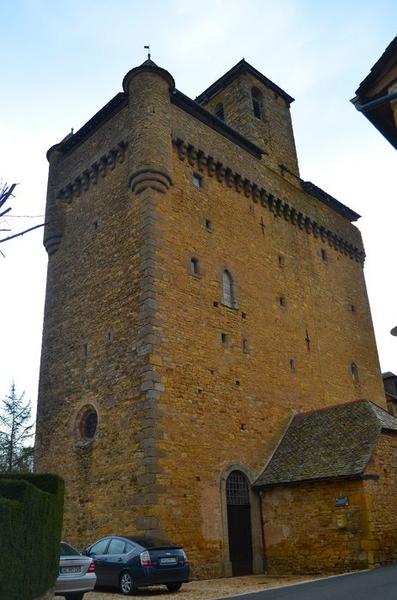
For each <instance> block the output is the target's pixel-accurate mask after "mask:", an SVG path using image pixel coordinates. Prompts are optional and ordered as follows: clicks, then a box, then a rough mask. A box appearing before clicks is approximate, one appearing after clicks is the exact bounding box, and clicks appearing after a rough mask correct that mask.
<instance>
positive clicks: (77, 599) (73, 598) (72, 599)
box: [65, 592, 84, 600]
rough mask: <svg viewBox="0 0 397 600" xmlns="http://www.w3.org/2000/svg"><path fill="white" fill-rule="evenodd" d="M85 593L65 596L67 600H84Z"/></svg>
mask: <svg viewBox="0 0 397 600" xmlns="http://www.w3.org/2000/svg"><path fill="white" fill-rule="evenodd" d="M83 598H84V592H76V593H75V594H65V600H83Z"/></svg>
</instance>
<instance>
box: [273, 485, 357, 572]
mask: <svg viewBox="0 0 397 600" xmlns="http://www.w3.org/2000/svg"><path fill="white" fill-rule="evenodd" d="M344 496H346V497H347V498H348V506H344V507H337V506H336V499H337V498H342V497H344ZM262 499H263V519H264V533H265V544H266V562H267V565H268V569H269V572H270V573H312V574H316V573H333V572H341V571H350V570H353V569H360V568H361V569H362V568H366V567H367V566H368V555H367V552H366V550H365V549H364V548H363V547H362V543H361V542H362V536H363V532H364V531H365V528H366V522H367V510H366V508H367V507H366V503H365V498H364V490H363V482H362V481H359V480H356V481H354V480H351V481H348V480H346V481H340V482H313V483H302V484H299V485H294V486H290V487H284V488H281V487H280V488H274V489H270V490H266V491H265V492H264V495H263V497H262Z"/></svg>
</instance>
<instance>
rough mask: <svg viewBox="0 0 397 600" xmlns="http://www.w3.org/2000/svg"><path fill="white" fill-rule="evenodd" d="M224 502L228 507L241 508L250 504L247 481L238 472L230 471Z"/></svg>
mask: <svg viewBox="0 0 397 600" xmlns="http://www.w3.org/2000/svg"><path fill="white" fill-rule="evenodd" d="M226 501H227V504H228V506H231V505H233V506H236V505H237V506H241V505H247V504H249V503H250V496H249V487H248V481H247V478H246V476H245V475H244V474H243V473H241V472H240V471H232V472H231V473H230V475H229V477H228V478H227V481H226Z"/></svg>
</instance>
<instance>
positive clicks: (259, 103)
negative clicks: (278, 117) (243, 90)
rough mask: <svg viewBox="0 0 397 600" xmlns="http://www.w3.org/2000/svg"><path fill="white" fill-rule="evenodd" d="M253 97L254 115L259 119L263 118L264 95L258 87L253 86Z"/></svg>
mask: <svg viewBox="0 0 397 600" xmlns="http://www.w3.org/2000/svg"><path fill="white" fill-rule="evenodd" d="M251 98H252V110H253V113H254V117H256V118H257V119H261V118H262V112H263V96H262V94H261V92H260V91H259V90H258V88H255V87H254V88H252V90H251Z"/></svg>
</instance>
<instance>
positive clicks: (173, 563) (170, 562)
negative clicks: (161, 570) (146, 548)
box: [160, 557, 178, 565]
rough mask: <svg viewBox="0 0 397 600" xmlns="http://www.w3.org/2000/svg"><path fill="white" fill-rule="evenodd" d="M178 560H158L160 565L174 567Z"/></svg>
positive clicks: (172, 558) (173, 558) (171, 558)
mask: <svg viewBox="0 0 397 600" xmlns="http://www.w3.org/2000/svg"><path fill="white" fill-rule="evenodd" d="M177 562H178V559H177V558H175V557H170V558H160V565H176V563H177Z"/></svg>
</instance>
